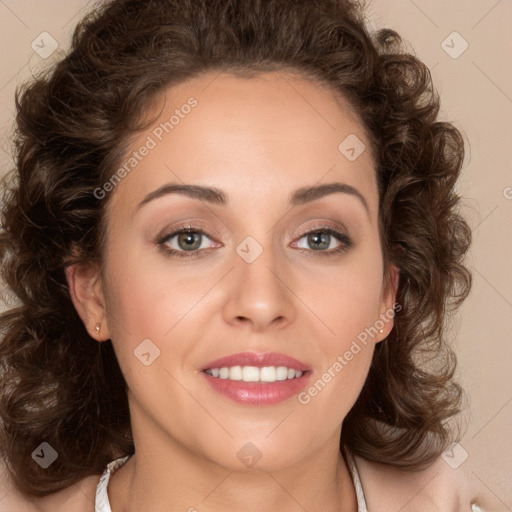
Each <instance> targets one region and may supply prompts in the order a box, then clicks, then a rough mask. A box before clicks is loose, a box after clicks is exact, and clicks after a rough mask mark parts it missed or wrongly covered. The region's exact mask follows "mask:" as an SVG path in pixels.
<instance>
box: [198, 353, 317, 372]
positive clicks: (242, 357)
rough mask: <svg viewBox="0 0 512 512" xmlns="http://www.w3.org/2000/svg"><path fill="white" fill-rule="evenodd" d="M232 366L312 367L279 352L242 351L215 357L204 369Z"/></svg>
mask: <svg viewBox="0 0 512 512" xmlns="http://www.w3.org/2000/svg"><path fill="white" fill-rule="evenodd" d="M231 366H257V367H260V368H261V367H263V366H286V367H287V368H293V369H294V370H299V371H302V372H306V371H309V370H310V369H311V367H310V366H309V365H307V364H305V363H303V362H301V361H299V360H298V359H295V358H293V357H290V356H287V355H285V354H280V353H278V352H265V353H258V352H240V353H238V354H232V355H230V356H226V357H221V358H220V359H215V361H212V362H210V363H208V364H207V365H205V366H204V367H203V368H202V371H204V370H207V369H209V368H210V369H211V368H223V367H228V368H229V367H231Z"/></svg>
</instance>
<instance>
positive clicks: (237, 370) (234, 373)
mask: <svg viewBox="0 0 512 512" xmlns="http://www.w3.org/2000/svg"><path fill="white" fill-rule="evenodd" d="M229 380H242V367H241V366H232V367H231V368H230V369H229Z"/></svg>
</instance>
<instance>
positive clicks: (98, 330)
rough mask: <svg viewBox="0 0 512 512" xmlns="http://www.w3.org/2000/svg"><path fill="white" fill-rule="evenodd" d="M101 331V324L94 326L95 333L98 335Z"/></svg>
mask: <svg viewBox="0 0 512 512" xmlns="http://www.w3.org/2000/svg"><path fill="white" fill-rule="evenodd" d="M100 329H101V324H96V333H97V334H99V333H100Z"/></svg>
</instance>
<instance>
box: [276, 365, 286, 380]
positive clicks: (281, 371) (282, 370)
mask: <svg viewBox="0 0 512 512" xmlns="http://www.w3.org/2000/svg"><path fill="white" fill-rule="evenodd" d="M287 378H288V368H286V366H278V367H277V370H276V379H277V380H286V379H287Z"/></svg>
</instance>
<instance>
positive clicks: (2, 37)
mask: <svg viewBox="0 0 512 512" xmlns="http://www.w3.org/2000/svg"><path fill="white" fill-rule="evenodd" d="M88 5H90V2H86V1H85V0H37V1H36V0H0V59H1V60H0V62H1V67H0V69H1V74H0V105H1V113H0V165H1V167H0V170H1V171H2V172H5V170H6V169H8V168H10V167H11V157H10V154H11V150H10V145H9V140H8V139H9V135H10V132H11V130H12V120H13V109H14V103H13V98H14V90H15V87H16V85H18V84H20V83H21V82H22V81H23V80H25V79H26V78H28V77H29V76H30V75H31V74H32V73H34V72H37V70H38V69H40V68H41V66H47V65H50V64H51V62H53V61H54V60H55V59H56V58H58V57H59V54H60V51H62V49H65V48H67V46H68V44H69V38H70V33H71V30H72V29H73V28H74V26H75V24H76V22H77V20H78V19H79V18H80V16H81V14H82V13H83V12H85V10H86V9H87V7H88ZM368 13H369V15H370V21H371V23H372V24H373V25H375V26H376V27H383V26H388V27H390V28H394V29H395V30H397V31H398V32H399V33H400V34H402V35H403V37H405V39H407V40H408V41H409V42H410V45H411V47H412V48H413V49H414V50H413V51H414V52H415V53H416V54H417V56H418V57H419V58H420V59H422V60H423V61H424V62H425V63H426V64H427V65H428V66H429V68H430V69H431V70H432V74H433V79H434V82H435V84H436V87H437V89H438V91H439V93H440V95H441V99H442V115H441V119H443V120H447V121H450V122H452V123H454V124H455V125H456V126H457V127H458V128H459V129H460V130H461V131H462V133H463V134H464V137H465V138H466V141H467V157H466V161H465V165H464V175H463V178H462V180H461V181H460V183H459V191H460V193H461V194H462V195H463V196H464V198H465V201H464V213H465V214H466V216H467V218H468V219H469V221H470V224H471V226H472V227H473V233H474V245H473V247H472V251H471V254H470V258H469V265H470V267H471V269H472V271H473V275H474V286H473V290H472V293H471V295H470V297H469V298H468V299H467V301H466V302H465V303H464V305H463V307H462V308H461V310H460V313H459V314H458V315H457V317H456V318H454V320H453V323H452V329H451V338H452V339H453V343H454V346H455V348H456V351H457V353H458V356H459V377H460V380H461V381H462V383H463V385H464V387H465V388H466V391H467V393H468V397H469V407H468V409H467V411H466V418H467V421H468V427H467V430H466V432H465V434H464V437H463V439H462V440H461V443H460V445H461V448H456V450H458V451H456V452H455V453H456V455H457V457H459V460H462V458H463V456H464V452H463V451H461V450H462V449H463V450H465V451H466V452H467V453H468V457H467V459H466V460H465V461H464V462H463V463H462V466H463V467H464V468H466V469H468V470H469V471H471V472H472V474H473V475H474V477H475V478H476V479H478V480H479V481H480V482H481V483H482V484H483V485H484V486H485V487H486V488H487V489H488V491H489V493H491V494H493V495H494V496H495V497H496V499H499V500H500V502H501V503H502V505H503V510H512V485H511V482H512V434H511V431H512V428H511V427H512V371H511V366H512V365H511V363H512V343H511V341H512V339H511V338H512V258H511V255H512V172H511V155H510V149H511V147H512V71H511V68H510V62H511V55H512V38H511V37H510V27H512V1H511V0H498V1H496V0H493V1H490V0H457V1H455V0H384V1H383V0H375V1H374V2H370V5H369V10H368ZM454 31H456V32H458V33H459V34H460V36H461V37H462V38H463V39H461V38H460V37H459V36H457V35H455V36H453V35H451V34H452V33H453V32H454ZM42 32H48V33H49V34H51V36H52V37H53V38H54V39H55V40H56V41H57V42H58V44H59V49H58V50H57V51H56V52H54V53H53V54H52V55H51V56H50V57H48V58H46V59H43V58H42V57H41V56H40V55H38V54H37V53H36V52H35V51H34V50H33V49H32V48H31V43H32V41H34V40H36V41H39V40H40V39H38V37H39V35H40V34H41V33H42ZM448 36H450V37H448ZM447 38H448V39H447ZM445 40H446V42H445V43H444V44H443V41H445ZM463 40H465V41H466V42H467V43H468V48H467V49H466V50H465V51H464V52H463V53H462V54H461V55H460V56H458V57H457V58H453V57H452V56H450V55H449V54H448V53H447V52H446V51H445V48H446V49H447V50H448V51H450V52H451V53H452V54H453V53H454V52H457V51H460V49H462V48H463V46H462V45H463V44H464V41H463ZM450 47H451V48H450ZM462 466H461V467H462ZM1 498H2V496H1V493H0V499H1Z"/></svg>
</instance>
